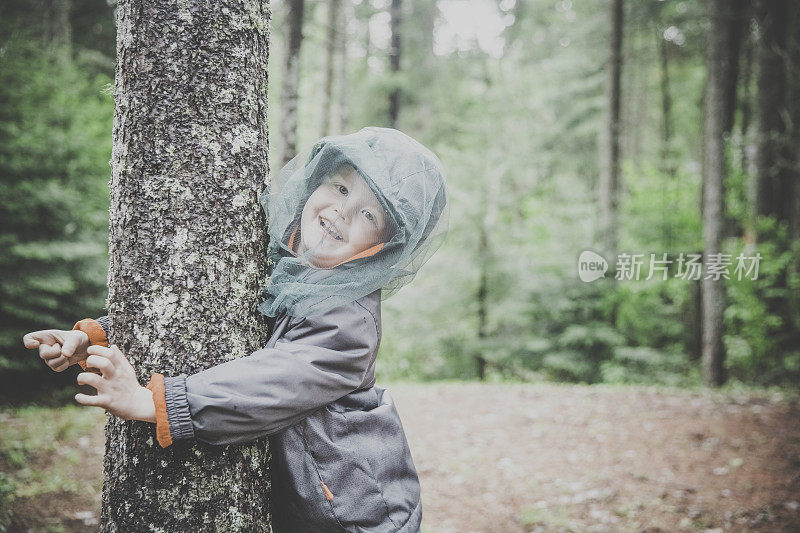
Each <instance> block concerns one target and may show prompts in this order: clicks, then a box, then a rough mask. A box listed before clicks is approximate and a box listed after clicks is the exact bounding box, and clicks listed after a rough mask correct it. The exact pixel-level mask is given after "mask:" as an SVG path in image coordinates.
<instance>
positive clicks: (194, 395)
mask: <svg viewBox="0 0 800 533" xmlns="http://www.w3.org/2000/svg"><path fill="white" fill-rule="evenodd" d="M379 342H380V340H379V332H378V323H377V319H376V318H375V316H374V315H373V314H372V313H371V312H370V311H369V310H368V309H367V308H366V307H364V306H363V305H362V304H361V303H360V302H358V301H354V302H351V303H350V304H347V305H344V306H341V307H338V308H335V309H332V310H330V311H328V312H327V313H324V314H322V315H319V316H316V317H310V318H309V317H306V318H298V319H293V322H292V323H290V324H289V326H288V328H287V331H286V332H284V334H283V335H282V337H281V338H280V339H279V340H278V341H277V343H276V344H275V347H274V348H262V349H260V350H257V351H255V352H253V353H252V354H251V355H249V356H247V357H242V358H239V359H234V360H232V361H227V362H225V363H222V364H220V365H217V366H214V367H212V368H209V369H207V370H203V371H201V372H198V373H196V374H192V375H191V376H188V377H187V376H185V375H180V376H177V377H166V378H164V394H165V400H166V411H167V415H168V420H169V433H170V437H171V440H172V441H175V440H179V439H185V438H196V439H198V440H201V441H203V442H207V443H209V444H216V445H222V444H233V443H240V442H247V441H251V440H255V439H257V438H259V437H263V436H265V435H271V434H273V433H276V432H278V431H280V430H282V429H284V428H287V427H289V426H291V425H293V424H295V423H297V422H299V421H300V420H302V419H303V418H305V417H306V416H308V415H309V414H311V413H312V412H313V411H315V410H316V409H318V408H320V407H322V406H324V405H326V404H328V403H331V402H333V401H335V400H337V399H339V398H341V397H342V396H345V395H347V394H349V393H350V392H352V391H354V390H356V389H358V388H359V387H360V386H361V385H362V383H363V382H364V379H365V376H366V373H367V370H368V368H369V367H370V365H371V364H372V362H373V361H374V359H375V356H376V353H377V350H378V345H379ZM162 446H163V444H162Z"/></svg>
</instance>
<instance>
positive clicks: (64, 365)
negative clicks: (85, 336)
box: [50, 359, 69, 372]
mask: <svg viewBox="0 0 800 533" xmlns="http://www.w3.org/2000/svg"><path fill="white" fill-rule="evenodd" d="M50 368H52V369H53V370H55V371H56V372H63V371H64V370H66V369H68V368H69V361H67V360H66V359H64V360H63V361H62V362H60V363H58V364H56V366H53V362H52V361H51V362H50Z"/></svg>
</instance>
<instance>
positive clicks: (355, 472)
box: [24, 128, 448, 533]
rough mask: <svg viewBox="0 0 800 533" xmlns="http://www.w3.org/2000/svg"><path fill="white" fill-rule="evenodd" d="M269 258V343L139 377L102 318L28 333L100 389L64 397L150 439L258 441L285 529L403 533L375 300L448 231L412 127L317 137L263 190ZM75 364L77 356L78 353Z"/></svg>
mask: <svg viewBox="0 0 800 533" xmlns="http://www.w3.org/2000/svg"><path fill="white" fill-rule="evenodd" d="M261 201H262V205H263V207H264V209H265V211H266V213H267V216H268V219H269V229H270V243H269V249H268V253H269V256H270V259H271V260H272V262H273V267H272V271H271V275H270V283H269V285H268V286H267V288H266V290H265V293H266V300H265V301H264V302H263V303H262V304H261V306H259V309H260V310H261V311H262V312H263V313H264V314H266V315H267V316H269V317H271V318H272V319H273V320H271V324H270V339H269V342H268V343H267V345H266V346H265V347H264V348H262V349H260V350H257V351H256V352H254V353H253V354H251V355H249V356H247V357H242V358H239V359H235V360H232V361H228V362H226V363H223V364H220V365H217V366H214V367H212V368H209V369H206V370H203V371H201V372H198V373H196V374H193V375H191V376H186V375H184V374H181V375H179V376H174V377H164V376H163V375H161V374H157V373H156V374H153V376H152V377H151V380H150V383H149V384H148V386H147V387H142V386H140V385H139V383H138V381H137V380H136V375H135V372H134V370H133V368H132V367H131V365H130V363H129V362H128V361H127V359H126V358H125V356H124V355H123V354H122V353H121V352H120V351H119V349H117V348H116V346H112V347H111V348H108V347H107V344H108V343H107V327H106V326H105V325H104V319H99V320H98V321H94V320H90V319H85V320H82V321H80V322H78V324H76V326H75V328H76V329H75V331H74V332H66V331H58V330H46V331H40V332H34V333H29V334H27V335H26V336H25V339H24V342H25V345H26V346H27V347H29V348H36V347H38V348H39V352H40V356H41V357H42V358H43V359H44V360H45V361H46V362H47V364H48V365H49V366H50V367H51V368H53V369H54V370H56V371H62V370H64V369H65V368H67V367H68V366H69V365H70V364H72V363H73V362H78V363H80V364H81V366H83V367H84V369H86V368H87V367H95V368H98V369H99V370H100V371H101V372H102V375H103V377H100V376H97V375H94V374H92V373H90V372H83V373H81V374H79V376H78V383H86V384H89V385H91V386H94V387H95V388H97V390H98V394H97V396H87V395H83V394H78V395H76V400H77V401H78V402H79V403H81V404H84V405H96V406H100V407H103V408H105V409H106V410H107V411H109V412H110V413H112V414H114V415H116V416H119V417H121V418H125V419H135V420H144V421H148V422H154V423H155V424H156V435H157V439H158V442H159V444H160V445H161V446H163V447H166V446H170V445H172V444H173V442H177V441H182V440H186V439H191V438H196V439H198V440H202V441H204V442H208V443H211V444H233V443H239V442H247V441H250V440H254V439H256V438H259V437H262V436H264V435H269V436H270V445H271V450H272V456H273V461H274V462H273V465H272V466H273V469H272V475H273V483H274V487H275V490H274V492H273V497H274V502H275V505H274V523H275V528H276V530H277V531H291V532H309V533H310V532H315V533H319V532H327V531H351V532H365V531H370V532H383V531H386V532H389V531H402V532H405V533H409V532H417V531H419V528H420V523H421V520H422V504H421V499H420V487H419V480H418V478H417V473H416V469H415V468H414V464H413V461H412V458H411V453H410V451H409V449H408V444H407V441H406V438H405V434H404V432H403V428H402V424H401V422H400V419H399V416H398V415H397V411H396V409H395V407H394V404H393V402H392V399H391V396H390V395H389V393H388V391H386V390H385V389H383V388H382V387H379V386H377V385H375V375H374V367H375V358H376V356H377V351H378V347H379V345H380V338H381V320H380V300H381V299H382V298H383V299H385V298H387V297H389V296H390V295H391V294H393V293H394V292H396V291H397V290H398V289H399V288H400V287H401V286H402V285H404V284H405V283H408V282H409V281H411V279H412V278H413V277H414V275H415V274H416V271H417V270H418V269H419V268H420V267H421V266H422V264H423V263H424V262H425V261H426V260H427V259H428V257H430V255H431V254H432V253H433V252H434V251H435V250H436V249H437V248H438V246H439V245H440V244H441V242H442V240H443V239H444V237H445V235H446V232H447V223H448V220H447V218H448V205H447V195H446V191H445V183H444V176H443V172H442V170H441V165H440V163H439V161H438V159H437V158H436V156H435V155H433V153H431V152H430V151H429V150H427V149H426V148H425V147H423V146H422V145H421V144H419V143H417V142H416V141H414V140H413V139H411V138H410V137H408V136H406V135H404V134H402V133H400V132H399V131H397V130H392V129H387V128H364V129H362V130H361V131H359V132H357V133H355V134H352V135H345V136H336V137H326V138H324V139H322V140H321V141H320V142H319V143H317V144H316V145H315V146H314V148H313V150H312V152H311V155H310V156H309V157H308V158H306V157H303V156H297V157H295V158H294V159H293V160H292V161H290V162H289V163H288V164H287V165H286V166H285V167H284V168H283V169H282V170H281V172H280V173H279V175H278V177H277V178H276V179H274V180H273V182H272V184H271V186H270V188H269V190H268V191H265V194H262V195H261ZM84 359H85V360H84Z"/></svg>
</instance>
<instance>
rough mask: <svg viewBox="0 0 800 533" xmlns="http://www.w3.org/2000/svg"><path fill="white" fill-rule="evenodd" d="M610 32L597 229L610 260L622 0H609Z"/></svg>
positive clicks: (615, 216) (614, 234) (614, 232)
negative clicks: (605, 136) (598, 225)
mask: <svg viewBox="0 0 800 533" xmlns="http://www.w3.org/2000/svg"><path fill="white" fill-rule="evenodd" d="M610 22H611V35H610V39H609V41H610V43H611V47H610V50H609V65H608V85H607V88H606V95H607V115H606V135H607V138H606V143H607V144H606V149H605V150H604V156H605V158H606V160H605V162H604V164H603V167H602V173H601V176H600V217H601V221H600V231H601V235H602V242H603V251H604V255H605V256H606V258H607V259H608V261H609V263H613V262H614V260H615V258H616V256H617V249H618V246H619V242H618V239H619V234H618V229H619V213H618V209H619V207H618V204H619V173H620V169H619V166H620V165H619V157H620V148H619V137H620V90H621V87H620V85H621V84H620V77H621V74H622V24H623V6H622V0H612V2H611V12H610ZM612 276H613V273H612Z"/></svg>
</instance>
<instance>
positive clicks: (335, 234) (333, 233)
mask: <svg viewBox="0 0 800 533" xmlns="http://www.w3.org/2000/svg"><path fill="white" fill-rule="evenodd" d="M319 223H320V225H321V226H322V228H323V229H324V230H325V231H327V232H328V233H329V234H330V235H331V236H332V237H333V238H334V239H336V240H341V239H342V238H341V236H339V233H338V232H337V231H336V230H335V229H333V226H329V225H328V224H326V223H325V220H324V219H322V218H320V219H319Z"/></svg>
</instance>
